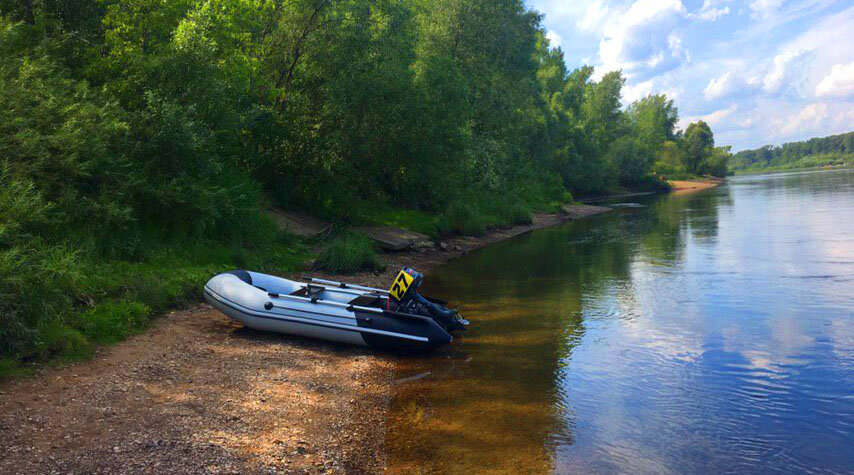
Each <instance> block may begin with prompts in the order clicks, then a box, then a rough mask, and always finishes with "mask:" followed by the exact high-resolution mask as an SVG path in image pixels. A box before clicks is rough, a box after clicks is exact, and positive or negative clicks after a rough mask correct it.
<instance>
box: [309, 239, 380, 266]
mask: <svg viewBox="0 0 854 475" xmlns="http://www.w3.org/2000/svg"><path fill="white" fill-rule="evenodd" d="M317 266H318V267H319V268H321V269H324V270H326V271H329V272H331V273H333V274H347V273H352V272H358V271H365V270H367V271H379V270H383V269H385V265H383V264H382V263H381V262H380V260H379V258H378V257H377V253H376V250H375V249H374V243H373V241H371V240H370V239H369V238H367V237H365V236H362V235H361V234H356V233H354V232H349V231H346V232H344V233H342V234H340V235H338V236H336V237H335V238H334V239H333V240H332V241H331V242H329V244H327V245H326V246H325V247H324V248H323V249H322V250H321V251H320V255H319V256H318V259H317Z"/></svg>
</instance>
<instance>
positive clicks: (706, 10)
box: [690, 0, 729, 21]
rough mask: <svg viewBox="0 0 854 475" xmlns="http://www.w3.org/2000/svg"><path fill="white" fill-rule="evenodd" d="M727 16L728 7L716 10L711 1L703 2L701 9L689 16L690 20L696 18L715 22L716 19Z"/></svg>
mask: <svg viewBox="0 0 854 475" xmlns="http://www.w3.org/2000/svg"><path fill="white" fill-rule="evenodd" d="M728 14H729V6H726V7H723V8H718V7H717V6H715V3H714V2H713V1H712V0H705V1H704V2H703V7H702V8H700V11H699V12H698V13H695V14H691V15H690V16H691V18H697V19H700V20H703V21H715V20H717V19H718V18H720V17H722V16H724V15H728Z"/></svg>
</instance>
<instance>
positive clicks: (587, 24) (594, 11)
mask: <svg viewBox="0 0 854 475" xmlns="http://www.w3.org/2000/svg"><path fill="white" fill-rule="evenodd" d="M608 12H609V8H608V6H607V5H605V4H604V3H603V2H602V0H594V1H593V2H591V3H590V4H589V5H587V9H586V10H585V12H584V15H583V16H582V17H581V18H579V20H578V22H577V26H578V28H580V29H581V30H583V31H591V32H592V31H597V30H599V29H600V28H601V27H602V23H603V20H604V19H605V17H606V16H607V15H608Z"/></svg>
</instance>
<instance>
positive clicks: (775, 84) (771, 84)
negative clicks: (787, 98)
mask: <svg viewBox="0 0 854 475" xmlns="http://www.w3.org/2000/svg"><path fill="white" fill-rule="evenodd" d="M810 53H811V51H805V50H787V51H784V52H782V53H780V54H778V55H777V56H775V57H774V65H773V67H772V68H771V71H770V72H769V73H768V74H766V75H765V77H764V78H763V79H762V88H763V89H765V92H768V93H777V92H780V91H782V90H784V89H787V88H791V87H797V86H798V85H799V83H800V79H801V78H802V77H803V76H802V74H801V73H802V72H804V71H805V70H806V69H808V68H807V63H808V60H809V56H811V55H810Z"/></svg>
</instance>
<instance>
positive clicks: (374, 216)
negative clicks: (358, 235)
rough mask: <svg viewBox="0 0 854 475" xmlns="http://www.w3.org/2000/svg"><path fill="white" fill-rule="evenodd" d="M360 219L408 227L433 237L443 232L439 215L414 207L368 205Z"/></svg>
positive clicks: (381, 224)
mask: <svg viewBox="0 0 854 475" xmlns="http://www.w3.org/2000/svg"><path fill="white" fill-rule="evenodd" d="M358 221H360V222H362V223H364V224H370V225H375V226H394V227H398V228H403V229H408V230H410V231H414V232H416V233H421V234H426V235H427V236H430V237H431V238H433V239H435V238H438V237H439V236H440V235H441V234H442V233H441V223H440V219H439V217H438V216H436V215H433V214H430V213H427V212H425V211H419V210H413V209H406V208H394V207H391V206H383V205H372V206H366V207H364V209H363V210H362V212H361V213H360V214H359V217H358Z"/></svg>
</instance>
